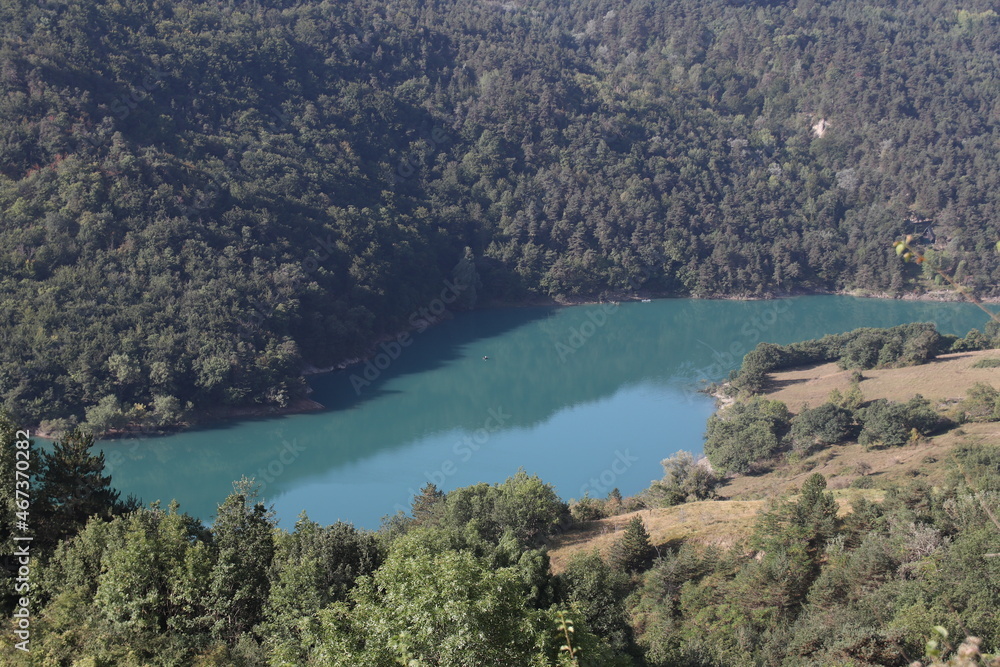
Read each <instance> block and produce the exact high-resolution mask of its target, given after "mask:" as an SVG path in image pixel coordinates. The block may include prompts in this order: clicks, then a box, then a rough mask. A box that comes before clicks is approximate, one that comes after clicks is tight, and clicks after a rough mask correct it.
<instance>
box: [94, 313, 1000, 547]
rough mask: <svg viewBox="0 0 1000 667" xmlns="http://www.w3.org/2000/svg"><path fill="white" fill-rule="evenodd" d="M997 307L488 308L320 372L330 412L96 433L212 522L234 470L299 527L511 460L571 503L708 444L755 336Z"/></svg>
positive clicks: (112, 459) (117, 465) (400, 505)
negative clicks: (711, 425)
mask: <svg viewBox="0 0 1000 667" xmlns="http://www.w3.org/2000/svg"><path fill="white" fill-rule="evenodd" d="M986 321H987V317H986V315H985V314H984V313H983V312H982V311H981V310H979V309H977V308H976V307H974V306H972V305H969V304H963V303H935V302H919V301H898V300H880V299H861V298H853V297H847V296H802V297H794V298H788V299H781V300H776V301H708V300H695V299H665V300H657V301H653V302H650V303H638V302H628V303H622V304H621V305H618V306H615V305H612V304H604V305H588V306H573V307H526V308H505V309H495V310H482V311H475V312H469V313H461V314H459V315H457V316H455V317H454V318H453V319H451V320H448V321H446V322H444V323H442V324H440V325H438V326H435V327H433V328H430V329H427V330H426V331H424V332H421V333H412V334H411V335H410V342H409V344H408V345H406V346H405V347H403V346H401V347H400V348H399V349H398V350H397V349H395V348H391V346H390V348H389V349H388V350H387V351H386V352H385V354H384V356H383V357H382V358H378V357H376V358H374V359H373V362H374V361H377V362H378V367H376V366H375V364H374V363H373V364H372V366H371V367H369V368H367V374H365V372H366V366H365V365H358V366H354V367H352V368H349V369H347V370H346V371H339V372H334V373H330V374H326V375H322V376H314V377H312V378H311V380H310V382H311V384H312V386H313V388H314V390H315V393H314V394H313V396H312V398H314V399H315V400H317V401H319V402H320V403H322V404H323V405H325V406H326V407H327V410H326V411H323V412H317V413H311V414H303V415H291V416H284V417H278V418H271V419H262V420H253V421H241V422H232V423H226V424H220V425H218V426H215V427H213V428H204V429H199V430H194V431H189V432H184V433H179V434H175V435H170V436H164V437H154V438H143V439H127V440H119V441H107V442H102V443H100V444H99V445H98V447H99V448H100V449H103V450H104V452H105V456H106V460H107V471H108V472H109V473H110V474H111V475H112V484H113V485H114V486H115V487H116V488H118V489H120V490H121V491H122V494H123V497H124V496H126V495H128V494H134V495H136V496H138V497H139V498H141V499H142V500H143V501H144V502H146V503H148V502H151V501H153V500H157V499H159V500H161V501H163V502H164V503H167V502H169V501H170V500H171V499H176V500H177V501H178V502H179V503H180V505H181V509H182V510H183V511H187V512H189V513H191V514H193V515H195V516H198V517H200V518H202V519H203V520H206V521H211V520H212V519H213V518H214V515H215V512H216V508H217V505H218V504H219V503H221V502H222V500H223V499H224V498H225V496H226V495H227V494H228V493H230V492H231V491H232V482H233V481H234V480H237V479H239V478H240V477H241V476H247V477H254V478H256V480H257V481H258V482H259V483H260V485H261V487H262V489H261V495H262V496H263V497H264V498H265V499H266V500H267V502H268V503H271V504H273V506H274V508H275V510H276V512H277V515H278V518H279V520H280V522H281V525H282V526H284V527H288V528H290V527H291V526H292V524H293V523H294V521H295V518H296V516H297V515H298V514H299V513H300V512H302V511H306V512H307V513H308V515H309V517H310V518H311V519H313V520H315V521H318V522H320V523H323V524H327V523H332V522H334V521H337V520H344V521H349V522H352V523H354V524H355V525H357V526H361V527H365V528H376V527H378V525H379V522H380V519H381V518H382V517H383V516H385V515H389V514H393V513H394V512H396V511H397V510H401V509H408V508H409V504H410V500H411V497H412V495H413V494H414V493H416V492H417V491H419V489H420V488H421V487H422V486H423V485H424V484H426V483H427V482H428V481H431V482H434V483H435V484H437V485H438V487H439V488H440V489H442V490H445V491H447V490H450V489H453V488H455V487H458V486H465V485H469V484H475V483H477V482H489V483H493V482H500V481H503V480H504V479H506V478H507V477H508V476H510V475H512V474H514V473H516V472H517V470H518V468H524V469H525V470H526V471H527V472H528V473H529V474H537V475H539V476H540V477H541V478H542V479H543V480H544V481H546V482H548V483H550V484H553V485H554V486H555V488H556V491H557V492H558V493H559V494H560V495H561V496H562V497H563V498H564V499H567V500H568V499H570V498H580V497H582V496H583V495H584V494H587V493H589V494H590V495H591V496H594V497H603V496H605V495H607V493H608V492H609V491H610V490H611V489H612V488H615V487H617V488H618V489H620V490H621V492H622V493H623V494H625V495H628V494H632V493H636V492H638V491H640V490H642V489H643V488H645V487H646V486H648V485H649V483H650V481H651V480H653V479H657V478H659V477H660V476H661V474H662V468H661V466H660V461H661V460H662V459H664V458H666V457H668V456H670V455H672V454H673V453H675V452H677V451H678V450H681V449H684V450H688V451H692V452H700V451H701V446H702V436H703V433H704V430H705V422H706V420H707V418H708V416H709V415H710V414H711V413H712V412H713V410H714V401H713V400H712V399H711V398H710V397H708V396H706V395H704V394H701V393H698V389H699V387H701V386H703V384H704V381H706V380H710V381H716V380H722V379H724V378H725V377H726V376H727V375H728V373H729V371H730V370H732V369H734V368H736V367H737V366H738V365H739V362H740V361H741V359H742V356H743V355H744V354H745V353H746V352H748V351H749V350H751V349H752V348H753V347H754V346H755V345H756V344H757V343H758V342H761V341H770V342H775V343H790V342H794V341H799V340H806V339H810V338H816V337H819V336H822V335H823V334H827V333H839V332H843V331H849V330H851V329H855V328H858V327H861V326H871V327H885V326H893V325H896V324H903V323H906V322H935V323H936V324H937V326H938V328H939V330H940V331H942V332H944V333H953V334H959V335H964V334H965V333H966V332H968V330H969V329H971V328H973V327H976V328H979V329H980V330H982V328H983V327H984V326H985V324H986ZM390 352H391V354H390ZM484 357H488V359H484ZM359 379H360V380H363V381H361V382H359Z"/></svg>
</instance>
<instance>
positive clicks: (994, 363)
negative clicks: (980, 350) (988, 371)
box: [972, 357, 1000, 368]
mask: <svg viewBox="0 0 1000 667" xmlns="http://www.w3.org/2000/svg"><path fill="white" fill-rule="evenodd" d="M972 367H973V368H1000V359H997V358H996V357H991V358H989V359H980V360H979V361H977V362H976V363H974V364H972Z"/></svg>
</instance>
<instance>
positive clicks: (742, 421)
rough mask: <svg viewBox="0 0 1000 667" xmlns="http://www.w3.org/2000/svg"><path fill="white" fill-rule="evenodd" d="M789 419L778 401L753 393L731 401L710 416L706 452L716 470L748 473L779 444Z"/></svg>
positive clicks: (784, 406) (785, 410)
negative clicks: (736, 400) (745, 399)
mask: <svg viewBox="0 0 1000 667" xmlns="http://www.w3.org/2000/svg"><path fill="white" fill-rule="evenodd" d="M790 418H791V415H790V413H789V412H788V407H787V406H786V405H785V404H784V403H782V402H781V401H772V400H768V399H766V398H762V397H760V396H755V397H754V398H752V399H750V400H749V401H746V402H739V403H734V404H732V405H731V406H729V407H728V408H726V409H725V410H721V411H720V412H719V413H717V414H715V415H712V416H711V417H710V418H709V420H708V433H707V435H706V439H705V455H706V456H708V460H709V461H711V462H712V467H713V468H715V469H716V470H719V471H725V472H738V473H745V472H748V471H750V470H751V468H752V467H753V466H754V464H757V463H758V462H760V461H762V460H764V459H768V458H771V457H772V456H774V454H775V453H776V452H777V451H778V449H779V448H780V447H781V446H782V444H783V442H784V438H785V436H786V435H787V433H788V429H789V422H790Z"/></svg>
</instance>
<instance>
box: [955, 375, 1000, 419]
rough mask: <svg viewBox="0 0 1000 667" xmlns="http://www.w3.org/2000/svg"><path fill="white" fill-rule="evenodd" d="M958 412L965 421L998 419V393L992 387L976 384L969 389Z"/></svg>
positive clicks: (999, 410) (999, 415)
mask: <svg viewBox="0 0 1000 667" xmlns="http://www.w3.org/2000/svg"><path fill="white" fill-rule="evenodd" d="M965 396H966V397H965V399H964V400H963V401H962V402H961V403H960V404H959V411H960V413H961V414H962V416H964V417H965V419H966V420H967V421H974V422H986V421H996V420H998V419H1000V392H998V391H997V390H996V389H994V388H993V386H992V385H989V384H985V383H983V382H977V383H976V384H974V385H972V386H971V387H969V389H968V391H966V393H965Z"/></svg>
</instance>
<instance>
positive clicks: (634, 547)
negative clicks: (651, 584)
mask: <svg viewBox="0 0 1000 667" xmlns="http://www.w3.org/2000/svg"><path fill="white" fill-rule="evenodd" d="M655 556H656V550H655V549H654V548H653V544H652V543H651V542H650V541H649V533H647V532H646V525H645V524H644V523H643V522H642V517H640V516H638V515H636V516H634V517H632V518H631V519H630V520H629V522H628V523H627V524H626V525H625V530H624V531H623V533H622V536H621V538H619V539H618V540H617V541H616V542H615V543H614V544H613V545H611V566H612V567H614V568H615V569H617V570H620V571H622V572H642V571H643V570H645V569H647V568H648V567H649V565H650V564H651V563H652V562H653V558H654V557H655Z"/></svg>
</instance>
